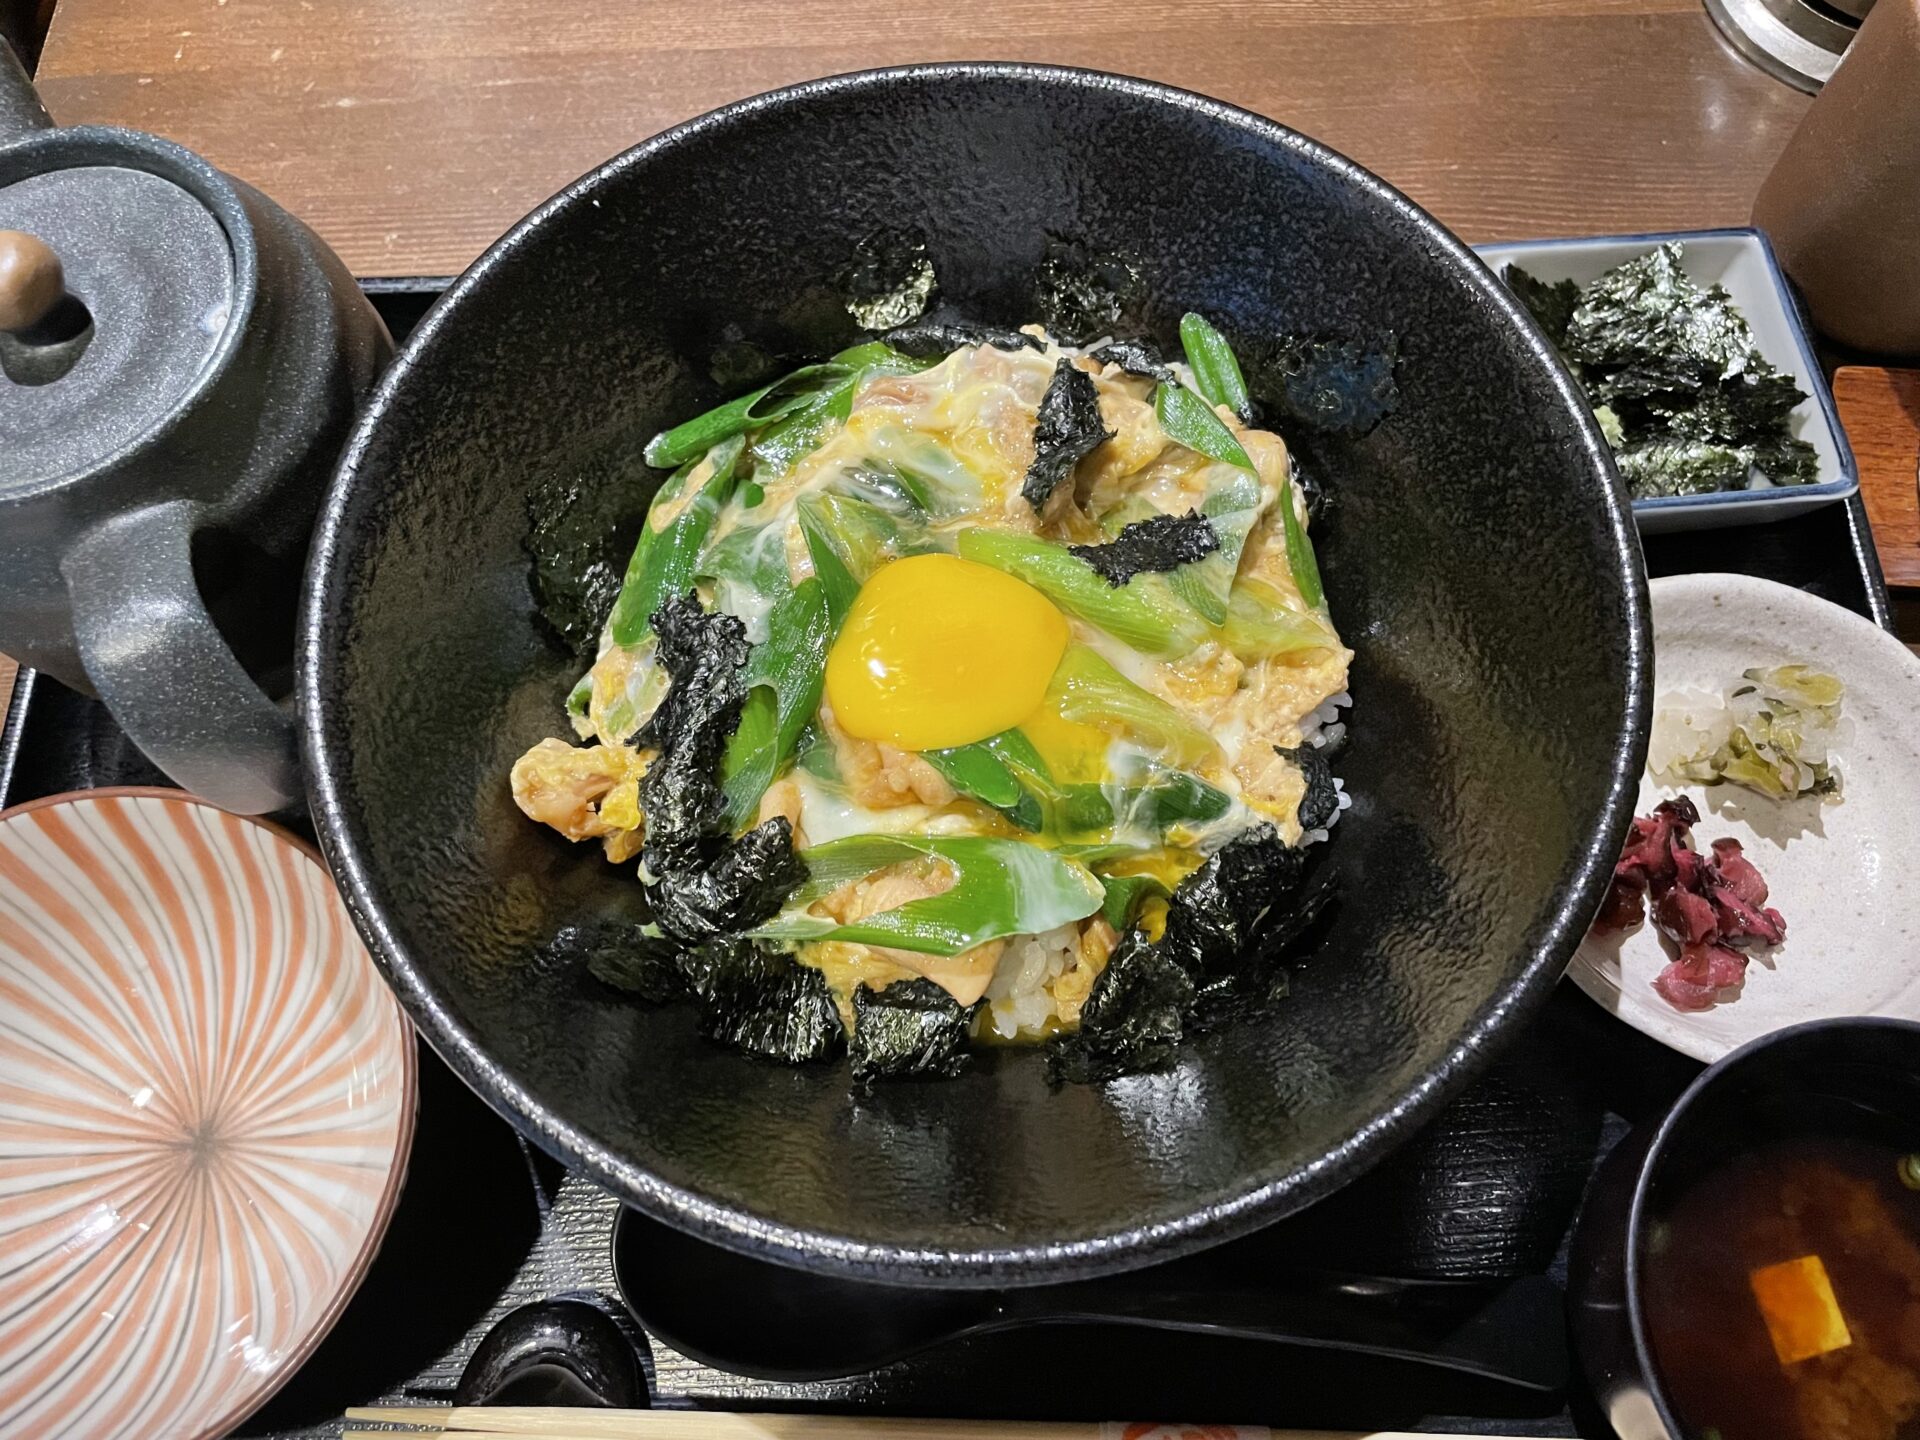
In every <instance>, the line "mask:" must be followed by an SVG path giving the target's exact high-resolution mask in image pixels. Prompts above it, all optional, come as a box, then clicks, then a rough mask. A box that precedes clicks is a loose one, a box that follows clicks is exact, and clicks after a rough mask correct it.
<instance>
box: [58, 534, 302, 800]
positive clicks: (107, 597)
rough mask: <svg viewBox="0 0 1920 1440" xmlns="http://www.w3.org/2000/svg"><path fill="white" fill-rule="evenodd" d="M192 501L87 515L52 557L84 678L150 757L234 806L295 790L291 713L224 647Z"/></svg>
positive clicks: (296, 795) (206, 795)
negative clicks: (206, 596) (92, 518)
mask: <svg viewBox="0 0 1920 1440" xmlns="http://www.w3.org/2000/svg"><path fill="white" fill-rule="evenodd" d="M193 530H194V509H193V506H192V505H191V504H190V503H189V502H187V501H184V500H174V501H168V502H166V503H165V504H161V505H154V506H151V507H149V508H147V509H144V510H136V511H132V512H129V513H126V514H122V515H116V516H114V517H113V518H111V519H109V520H105V521H103V522H101V523H100V524H98V525H96V526H95V527H94V528H93V529H92V530H90V531H89V532H87V533H86V534H85V535H83V536H82V537H81V538H80V541H79V542H78V543H77V544H75V545H74V546H72V547H71V548H70V549H69V550H68V551H67V553H66V555H65V556H64V557H63V558H62V559H61V562H60V569H61V573H62V575H63V576H64V577H65V579H66V582H67V592H68V596H69V600H70V604H71V607H72V614H73V632H74V641H75V648H76V649H77V650H78V651H79V654H80V663H81V664H82V665H83V666H84V667H85V668H86V672H87V678H88V679H89V680H90V681H92V682H93V686H94V688H95V689H96V690H97V691H99V693H100V698H101V699H102V700H104V701H105V702H106V704H107V708H108V709H109V710H111V711H112V712H113V718H114V719H115V720H116V721H117V722H119V725H120V728H121V729H123V730H125V731H126V732H127V736H128V738H130V739H131V740H132V741H133V743H134V744H136V745H138V746H139V747H140V749H141V750H142V751H144V752H145V753H146V756H147V758H148V759H150V760H152V761H153V763H154V764H156V765H158V766H159V767H160V768H161V769H162V770H164V771H166V773H167V774H168V775H170V776H172V777H173V779H174V780H175V781H177V782H178V783H179V784H181V785H183V786H185V787H186V788H187V789H188V790H190V791H192V792H193V793H194V794H196V795H199V796H200V797H202V798H203V799H206V800H211V801H212V802H213V803H214V804H216V805H218V806H219V807H220V808H221V809H223V810H231V811H233V812H234V813H235V814H238V815H262V814H267V813H269V812H272V811H275V810H282V809H285V808H287V807H289V806H291V805H293V804H294V803H295V802H296V801H298V800H299V799H300V797H301V795H302V793H303V792H302V787H301V783H300V763H299V748H298V742H297V740H296V739H295V733H294V725H293V717H292V716H291V715H290V714H288V713H287V712H286V711H284V710H282V709H281V708H280V707H279V706H277V705H275V704H274V703H273V701H271V700H269V699H268V698H267V696H266V694H265V693H264V692H263V691H262V690H261V689H260V687H259V686H258V685H256V684H255V683H254V681H253V679H252V677H250V676H249V675H248V674H247V672H246V670H245V669H244V668H243V667H242V666H241V664H240V662H239V660H238V659H236V658H235V657H234V653H233V650H232V649H231V648H230V647H229V646H228V644H227V642H226V640H225V638H224V637H222V636H221V634H220V631H219V629H218V628H217V627H216V626H215V625H214V623H213V618H212V617H211V616H210V615H208V613H207V607H206V602H205V601H204V600H202V599H201V596H200V590H199V586H198V585H197V583H196V582H195V580H194V578H193V561H192V539H193Z"/></svg>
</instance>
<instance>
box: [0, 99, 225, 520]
mask: <svg viewBox="0 0 1920 1440" xmlns="http://www.w3.org/2000/svg"><path fill="white" fill-rule="evenodd" d="M208 181H211V182H213V183H212V184H211V185H209V184H207V183H206V182H208ZM222 202H224V203H222ZM245 224H246V218H245V214H244V211H242V210H241V208H240V206H239V204H238V200H237V197H236V196H235V195H234V193H233V191H232V190H231V189H230V188H229V187H228V186H227V185H225V184H224V183H223V182H221V181H220V177H218V176H217V175H216V174H215V173H214V172H213V171H212V170H211V168H210V167H208V166H206V165H205V163H204V162H202V161H200V160H199V159H198V158H197V157H195V156H193V155H191V154H190V153H189V152H187V151H184V150H181V149H180V148H179V147H178V146H175V145H172V144H170V143H169V142H166V141H163V140H158V139H156V138H155V137H153V136H148V135H138V134H134V133H132V132H128V131H113V130H101V129H90V128H74V129H65V130H56V129H48V130H37V131H32V132H29V133H28V134H27V135H25V136H24V137H22V138H19V139H16V140H15V141H14V142H13V143H11V144H6V145H0V434H4V435H5V436H6V437H7V443H6V445H5V446H3V447H0V492H6V491H9V490H13V491H18V490H23V489H32V488H38V487H39V486H41V485H43V484H50V483H57V482H59V481H60V480H62V479H64V478H66V477H69V476H73V475H77V474H80V473H82V472H85V471H88V470H91V469H93V468H94V467H96V466H98V465H100V464H101V463H102V462H105V461H107V460H109V459H110V458H112V457H114V456H116V455H119V454H121V453H123V452H125V451H127V450H129V449H130V448H132V447H134V446H136V445H137V444H138V443H139V442H140V441H141V439H142V438H143V437H144V436H147V435H149V434H151V433H153V432H154V431H155V430H157V429H158V428H160V427H161V426H162V425H164V424H165V423H166V422H167V420H168V419H169V418H170V417H171V416H172V415H174V414H175V413H176V412H177V411H178V410H179V409H180V408H181V407H182V406H183V405H184V404H185V403H187V402H188V401H189V400H190V399H191V397H192V396H193V395H194V394H195V393H197V391H198V389H199V386H198V383H197V382H199V381H200V379H201V377H202V376H203V375H204V374H206V372H207V371H208V370H209V368H210V367H211V365H212V363H213V361H214V358H215V356H216V354H217V353H219V352H220V350H221V342H222V340H223V339H224V338H226V335H227V332H228V330H229V328H230V327H231V326H232V325H234V324H235V323H236V313H235V312H236V305H235V296H236V294H240V295H244V294H246V293H247V291H248V289H249V285H248V283H247V282H248V281H250V279H251V274H250V271H251V263H250V262H251V259H252V247H251V244H250V243H249V237H247V236H246V235H245V234H244V233H243V234H242V237H241V239H240V241H239V243H238V244H237V245H236V242H235V239H234V236H233V233H232V230H233V228H234V227H236V226H237V227H242V229H243V227H244V226H245ZM237 256H239V257H242V258H241V259H239V260H237V259H236V257H237ZM238 308H239V310H240V312H241V314H240V316H239V319H238V323H244V318H245V317H244V312H245V311H246V310H247V309H248V308H250V307H249V306H247V305H245V304H244V303H243V304H242V305H240V306H239V307H238Z"/></svg>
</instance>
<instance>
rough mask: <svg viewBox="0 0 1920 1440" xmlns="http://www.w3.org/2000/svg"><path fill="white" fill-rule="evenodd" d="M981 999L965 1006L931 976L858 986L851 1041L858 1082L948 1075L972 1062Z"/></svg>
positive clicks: (854, 999) (854, 1076)
mask: <svg viewBox="0 0 1920 1440" xmlns="http://www.w3.org/2000/svg"><path fill="white" fill-rule="evenodd" d="M979 1008H980V1007H979V1006H978V1005H973V1006H964V1005H962V1004H961V1003H960V1002H959V1001H957V1000H955V999H954V998H953V997H952V996H951V995H949V994H948V993H947V992H946V991H945V990H942V989H941V988H940V987H939V986H938V985H936V984H934V983H933V981H931V980H896V981H894V982H893V983H892V984H891V985H889V986H887V987H886V989H884V990H869V989H868V988H867V987H865V986H864V985H863V986H861V987H860V988H859V989H857V990H855V991H854V992H853V1034H852V1036H851V1037H850V1038H849V1040H848V1042H847V1051H848V1054H849V1055H850V1056H851V1057H852V1060H853V1078H854V1082H855V1083H856V1084H858V1085H861V1086H868V1085H871V1084H872V1083H873V1082H874V1081H875V1080H877V1079H881V1078H883V1077H884V1078H890V1079H904V1078H909V1077H914V1078H921V1079H947V1078H951V1077H952V1076H955V1075H958V1074H959V1073H960V1072H961V1071H962V1070H964V1069H966V1067H967V1034H968V1030H969V1029H970V1027H971V1026H972V1023H973V1017H974V1015H975V1014H976V1013H977V1012H978V1010H979Z"/></svg>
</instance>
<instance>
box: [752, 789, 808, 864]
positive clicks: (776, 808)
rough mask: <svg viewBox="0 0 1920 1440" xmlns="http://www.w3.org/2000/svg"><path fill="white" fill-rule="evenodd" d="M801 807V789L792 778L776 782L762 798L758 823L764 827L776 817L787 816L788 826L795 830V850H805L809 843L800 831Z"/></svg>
mask: <svg viewBox="0 0 1920 1440" xmlns="http://www.w3.org/2000/svg"><path fill="white" fill-rule="evenodd" d="M801 807H802V799H801V795H800V787H799V786H798V785H796V784H794V783H793V780H792V778H791V777H788V778H785V779H780V780H776V781H774V782H773V783H772V784H771V785H769V786H768V787H767V792H766V794H764V795H762V796H761V797H760V815H759V819H758V822H757V823H759V824H761V825H764V824H766V823H767V821H769V820H771V819H773V817H774V816H776V815H782V816H785V817H786V821H787V824H788V825H789V826H790V827H791V828H792V830H793V848H794V849H796V850H804V849H805V848H806V844H807V841H806V836H805V835H804V834H803V833H802V831H801V829H800V811H801Z"/></svg>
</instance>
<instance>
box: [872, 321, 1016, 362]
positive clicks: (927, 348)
mask: <svg viewBox="0 0 1920 1440" xmlns="http://www.w3.org/2000/svg"><path fill="white" fill-rule="evenodd" d="M880 338H881V339H882V340H884V341H886V342H887V344H889V345H891V346H892V347H893V348H894V349H896V350H898V351H899V352H900V353H901V354H902V355H909V356H912V357H913V358H914V359H916V360H934V359H945V358H946V357H947V356H948V355H951V354H952V353H953V352H954V351H956V350H963V349H966V348H967V347H968V346H971V345H991V346H992V347H993V348H994V349H996V350H1044V349H1045V348H1046V347H1045V346H1044V345H1042V344H1041V343H1040V342H1039V341H1038V340H1036V339H1034V337H1033V336H1031V335H1028V334H1026V333H1025V332H1024V331H1020V330H1000V329H996V328H995V327H993V326H991V325H975V324H972V323H971V322H968V321H965V320H921V321H917V322H916V323H914V324H912V325H901V326H898V327H896V328H895V329H892V330H889V331H888V332H887V333H886V334H884V335H882V336H881V337H880Z"/></svg>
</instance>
